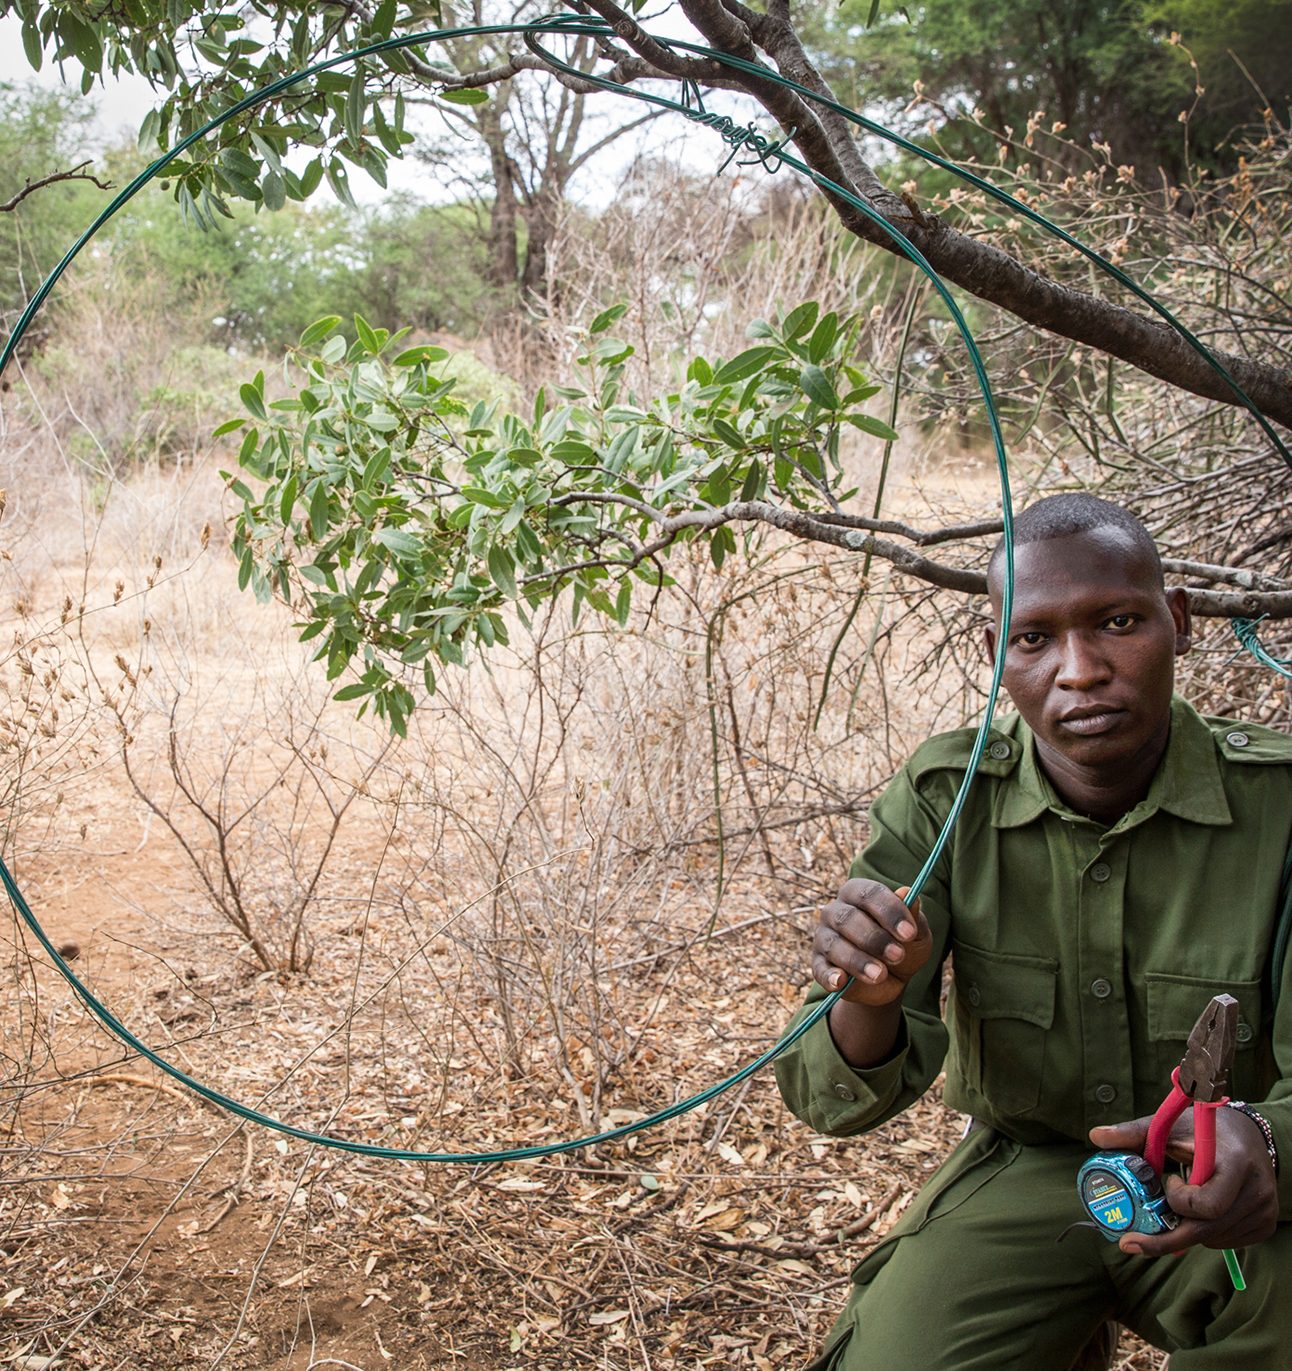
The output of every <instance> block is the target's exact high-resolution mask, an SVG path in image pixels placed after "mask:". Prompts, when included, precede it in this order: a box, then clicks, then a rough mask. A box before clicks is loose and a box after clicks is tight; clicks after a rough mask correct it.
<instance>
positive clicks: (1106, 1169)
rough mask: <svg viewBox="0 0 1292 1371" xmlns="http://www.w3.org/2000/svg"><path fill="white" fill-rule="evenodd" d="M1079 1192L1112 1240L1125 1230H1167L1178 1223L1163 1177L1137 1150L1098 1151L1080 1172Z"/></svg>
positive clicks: (1083, 1203) (1094, 1218)
mask: <svg viewBox="0 0 1292 1371" xmlns="http://www.w3.org/2000/svg"><path fill="white" fill-rule="evenodd" d="M1077 1194H1078V1195H1079V1196H1080V1197H1081V1204H1082V1207H1083V1208H1084V1209H1085V1211H1086V1213H1087V1214H1089V1215H1090V1217H1091V1219H1093V1220H1094V1224H1095V1227H1096V1228H1098V1229H1099V1231H1100V1232H1101V1233H1102V1234H1103V1235H1104V1237H1105V1238H1107V1239H1108V1241H1109V1242H1116V1241H1117V1239H1118V1238H1120V1237H1121V1235H1122V1234H1123V1233H1166V1232H1168V1231H1169V1230H1170V1229H1172V1228H1174V1227H1175V1225H1176V1223H1177V1222H1178V1220H1177V1218H1176V1216H1175V1214H1174V1213H1173V1212H1172V1210H1171V1207H1170V1205H1168V1204H1167V1202H1166V1193H1165V1191H1164V1190H1163V1189H1162V1180H1161V1178H1160V1177H1159V1176H1158V1174H1157V1172H1156V1171H1154V1170H1153V1168H1152V1167H1151V1166H1150V1165H1149V1164H1148V1162H1146V1161H1145V1160H1144V1158H1143V1157H1140V1156H1137V1155H1136V1154H1135V1153H1134V1152H1096V1153H1095V1155H1094V1156H1093V1157H1090V1158H1088V1159H1087V1160H1086V1161H1085V1162H1084V1163H1083V1164H1082V1167H1081V1170H1080V1171H1078V1172H1077Z"/></svg>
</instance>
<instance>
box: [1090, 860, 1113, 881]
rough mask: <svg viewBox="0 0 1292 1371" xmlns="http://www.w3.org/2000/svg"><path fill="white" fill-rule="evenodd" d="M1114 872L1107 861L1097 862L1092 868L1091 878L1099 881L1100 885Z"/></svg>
mask: <svg viewBox="0 0 1292 1371" xmlns="http://www.w3.org/2000/svg"><path fill="white" fill-rule="evenodd" d="M1112 874H1113V869H1112V867H1110V866H1109V865H1108V863H1107V862H1096V863H1095V864H1094V866H1092V867H1091V868H1090V879H1091V880H1092V881H1098V882H1099V884H1100V885H1103V883H1104V882H1105V881H1106V880H1107V879H1108V878H1109V876H1111V875H1112Z"/></svg>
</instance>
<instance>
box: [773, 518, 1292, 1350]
mask: <svg viewBox="0 0 1292 1371" xmlns="http://www.w3.org/2000/svg"><path fill="white" fill-rule="evenodd" d="M1000 551H1001V550H1000V549H997V554H996V555H995V556H994V557H993V564H992V567H991V569H990V573H989V584H990V588H991V591H992V600H993V604H994V605H995V607H996V609H997V612H998V618H997V622H999V607H1000V600H999V590H1000V579H1001V574H1002V569H1001V565H1000ZM987 636H988V643H987V645H988V648H989V650H991V651H994V650H995V646H996V638H997V634H996V632H995V631H994V630H989V631H988V635H987ZM1189 645H1190V623H1189V607H1188V596H1187V593H1186V592H1185V591H1183V590H1178V589H1175V590H1169V591H1168V590H1166V589H1165V588H1164V585H1163V580H1162V568H1161V562H1160V560H1159V557H1158V554H1157V550H1156V548H1155V547H1154V545H1153V542H1152V539H1151V538H1150V537H1149V535H1148V533H1147V531H1146V530H1145V529H1144V527H1143V525H1142V524H1140V522H1139V521H1138V520H1137V519H1135V518H1134V517H1133V516H1132V515H1130V514H1128V513H1127V512H1126V511H1125V510H1123V509H1121V508H1120V507H1118V506H1116V505H1112V504H1109V503H1107V502H1105V501H1102V500H1097V499H1095V498H1094V497H1091V496H1083V495H1075V496H1056V497H1054V498H1052V499H1050V500H1043V501H1041V502H1040V503H1038V504H1036V505H1034V506H1032V507H1031V508H1030V509H1028V510H1026V511H1024V513H1023V514H1022V515H1020V516H1019V519H1018V521H1017V526H1016V594H1015V602H1014V614H1013V622H1012V623H1011V625H1010V629H1009V641H1008V643H1007V645H1006V662H1005V674H1004V684H1005V687H1006V689H1007V690H1008V691H1009V694H1010V696H1011V699H1012V701H1013V704H1014V706H1015V708H1016V709H1017V710H1018V715H1017V716H1010V717H1006V718H1004V719H1002V720H1000V721H999V723H998V725H997V727H996V728H995V729H994V730H993V732H992V734H991V737H990V741H989V743H988V746H987V750H986V753H985V755H984V757H983V760H982V762H981V764H980V766H979V774H978V776H977V777H976V779H975V783H974V785H973V786H972V788H971V790H970V792H969V796H968V800H967V803H966V806H965V809H964V811H963V813H962V814H961V816H960V820H959V823H958V824H957V826H956V828H955V831H954V834H953V836H952V839H951V842H950V844H949V846H948V848H947V851H946V853H945V855H944V857H943V858H942V860H941V861H940V862H939V864H938V866H937V868H936V869H935V871H934V873H933V875H932V878H931V879H930V880H929V882H928V883H927V885H926V886H925V887H924V891H923V894H922V897H921V900H920V901H919V904H918V907H917V908H915V909H911V910H908V909H907V908H906V906H905V905H904V904H903V903H902V901H901V900H900V899H899V898H898V897H897V895H895V894H894V893H893V891H894V890H897V891H898V892H899V893H904V889H903V888H904V887H905V886H906V885H908V884H909V882H910V881H911V879H912V877H913V876H914V874H915V873H916V871H917V870H918V869H919V867H920V866H921V864H922V863H923V861H924V858H925V857H926V855H927V854H928V852H929V851H930V849H931V847H932V845H933V841H934V838H935V836H936V834H937V833H938V831H939V829H940V827H941V825H942V821H943V818H944V817H945V815H946V814H947V812H948V810H949V808H950V805H951V801H952V797H953V795H954V794H955V791H956V789H957V787H958V785H959V783H960V781H961V779H962V777H963V774H964V770H965V767H966V765H967V764H968V760H969V754H970V748H971V744H972V738H973V733H972V731H971V730H967V729H966V730H961V731H959V732H955V733H948V734H944V735H942V736H940V737H935V738H933V739H931V740H930V741H929V742H927V743H925V744H924V745H923V746H922V747H921V748H919V749H918V751H917V752H916V753H915V755H914V756H913V757H912V758H911V760H910V761H909V762H908V763H907V765H906V766H905V767H904V768H903V769H902V771H900V772H899V773H898V775H897V776H896V777H895V779H894V780H893V782H892V784H891V785H890V786H889V788H888V789H887V790H886V791H885V793H884V794H883V796H881V798H880V799H879V800H878V801H877V802H876V804H875V805H874V808H873V809H872V811H871V815H870V822H871V838H870V843H869V845H868V846H867V847H866V850H865V852H864V853H863V855H862V856H861V857H860V858H859V859H858V860H857V862H856V863H854V865H853V869H852V872H851V879H849V880H848V881H847V883H846V884H845V885H844V886H843V887H842V889H841V890H840V891H839V895H838V897H837V898H836V899H835V900H833V901H832V902H831V903H830V904H828V905H826V906H825V907H824V908H823V909H822V911H821V915H820V922H819V925H818V927H817V930H816V934H815V938H814V943H813V951H812V974H813V976H814V978H815V980H816V982H817V984H816V985H815V986H814V987H813V989H812V991H811V993H810V994H809V996H808V1005H809V1006H810V1005H811V1004H813V1003H815V1002H816V1001H819V1000H820V999H821V998H822V997H823V996H824V995H825V994H826V993H828V992H829V991H832V990H836V989H838V988H840V987H841V986H842V985H844V984H845V982H846V980H847V977H849V976H852V977H854V978H855V979H854V980H853V983H852V985H851V986H850V988H849V989H848V990H847V991H846V993H845V994H844V995H843V997H842V998H841V999H840V1000H839V1001H838V1003H836V1004H835V1006H834V1008H833V1010H832V1012H831V1014H830V1016H829V1018H828V1021H825V1022H822V1023H820V1024H818V1025H817V1026H816V1027H815V1028H814V1029H813V1030H812V1031H811V1032H810V1033H808V1034H807V1035H805V1037H804V1038H803V1039H802V1040H801V1041H800V1042H799V1043H797V1044H796V1045H795V1046H794V1047H793V1048H792V1049H791V1050H790V1051H788V1052H786V1053H785V1055H784V1056H782V1057H781V1058H780V1059H779V1060H778V1061H777V1064H776V1074H777V1079H778V1082H779V1084H780V1088H781V1092H782V1094H783V1095H784V1097H785V1100H786V1102H787V1103H788V1104H789V1106H790V1108H791V1109H793V1110H794V1112H795V1113H796V1114H798V1115H799V1117H800V1118H802V1119H804V1120H805V1121H806V1122H807V1123H809V1124H810V1125H811V1126H812V1127H813V1128H815V1129H817V1130H819V1131H820V1132H823V1133H832V1134H840V1135H847V1134H854V1133H860V1132H862V1131H864V1130H865V1129H867V1128H871V1127H873V1126H875V1125H876V1124H879V1123H882V1122H884V1121H885V1120H887V1119H890V1118H892V1117H893V1116H894V1115H895V1114H897V1113H899V1112H900V1111H901V1110H902V1109H904V1108H906V1106H907V1105H909V1104H911V1103H912V1102H913V1101H914V1100H916V1099H917V1098H918V1097H919V1096H920V1095H921V1094H923V1092H924V1091H925V1090H927V1089H928V1087H929V1085H930V1084H931V1083H932V1081H933V1080H934V1078H935V1077H936V1076H937V1074H938V1072H939V1071H940V1070H942V1068H943V1066H944V1064H945V1068H946V1086H945V1099H946V1101H947V1103H948V1104H950V1105H951V1107H952V1108H954V1109H958V1110H961V1111H963V1112H964V1113H966V1114H969V1115H971V1116H972V1117H973V1119H974V1120H975V1127H973V1128H972V1129H971V1131H970V1132H969V1133H968V1134H967V1136H966V1138H965V1140H964V1141H963V1142H962V1143H961V1145H960V1146H959V1147H958V1148H957V1149H956V1151H955V1152H954V1153H953V1154H952V1156H951V1157H950V1158H949V1159H948V1160H947V1162H946V1163H945V1164H944V1165H943V1166H942V1167H941V1168H940V1170H939V1171H938V1172H937V1173H936V1174H935V1176H934V1177H933V1178H932V1179H931V1180H930V1181H929V1183H928V1185H927V1186H926V1187H925V1188H924V1190H923V1191H922V1192H921V1193H920V1194H919V1195H918V1196H917V1197H916V1199H915V1201H914V1202H913V1203H912V1204H911V1206H910V1207H909V1208H908V1210H907V1211H906V1213H905V1214H904V1215H903V1217H902V1219H901V1220H900V1222H899V1223H898V1224H897V1225H896V1227H895V1228H894V1229H893V1230H892V1232H890V1233H889V1234H888V1235H887V1236H886V1237H885V1238H884V1240H883V1241H882V1242H881V1243H880V1244H879V1246H878V1247H877V1248H875V1250H874V1251H872V1252H871V1253H870V1254H869V1255H868V1256H867V1257H866V1259H865V1260H864V1261H863V1262H862V1263H861V1265H860V1266H859V1267H858V1268H857V1270H856V1272H855V1274H854V1285H853V1289H852V1294H851V1297H850V1299H849V1301H848V1304H847V1306H846V1308H845V1310H844V1312H843V1314H842V1316H841V1317H840V1319H839V1320H838V1322H837V1323H836V1325H835V1327H834V1329H833V1330H832V1332H831V1334H830V1336H829V1338H828V1340H827V1343H826V1349H825V1352H824V1354H823V1355H822V1356H821V1358H820V1359H819V1360H818V1361H816V1362H814V1363H813V1366H814V1367H815V1368H819V1369H820V1368H827V1367H829V1368H844V1369H845V1371H881V1369H882V1371H905V1368H910V1371H917V1369H918V1371H1067V1368H1069V1367H1070V1366H1072V1365H1073V1364H1074V1361H1075V1360H1077V1359H1079V1358H1080V1357H1081V1355H1082V1352H1083V1349H1084V1348H1086V1347H1087V1345H1088V1343H1089V1341H1090V1339H1091V1338H1092V1336H1093V1335H1097V1332H1098V1330H1099V1329H1100V1328H1101V1327H1102V1326H1103V1325H1104V1324H1105V1322H1106V1321H1109V1320H1117V1321H1120V1322H1121V1323H1123V1324H1125V1325H1126V1326H1128V1327H1130V1328H1133V1329H1134V1330H1135V1331H1136V1332H1137V1333H1139V1334H1140V1335H1141V1336H1143V1337H1144V1338H1145V1339H1147V1340H1148V1341H1149V1342H1151V1343H1153V1344H1154V1345H1155V1346H1157V1347H1161V1348H1164V1349H1167V1350H1169V1351H1170V1352H1171V1353H1172V1360H1171V1365H1172V1371H1205V1368H1212V1367H1248V1368H1253V1371H1255V1368H1260V1369H1261V1371H1270V1369H1272V1368H1276V1367H1285V1366H1286V1367H1292V1298H1289V1296H1288V1295H1287V1293H1286V1292H1287V1290H1288V1289H1289V1284H1288V1283H1289V1281H1292V1224H1288V1223H1287V1222H1284V1221H1285V1220H1288V1219H1292V1162H1288V1164H1287V1165H1285V1167H1284V1169H1283V1172H1282V1174H1281V1175H1280V1174H1278V1167H1277V1154H1278V1152H1279V1151H1282V1153H1283V1155H1284V1157H1285V1158H1292V993H1288V987H1287V984H1286V983H1287V981H1289V980H1292V967H1289V968H1288V969H1287V970H1286V972H1285V971H1284V968H1283V967H1282V966H1281V965H1277V963H1278V961H1279V959H1278V958H1277V957H1276V956H1274V955H1273V948H1274V945H1275V942H1276V935H1277V933H1278V925H1279V915H1280V908H1281V904H1282V902H1283V898H1284V897H1283V887H1284V884H1285V881H1286V873H1285V859H1286V856H1287V854H1288V851H1289V845H1290V843H1292V739H1288V738H1287V737H1285V736H1284V735H1282V734H1280V733H1277V732H1275V731H1273V730H1270V729H1266V728H1262V727H1259V726H1254V725H1250V724H1246V723H1239V722H1236V721H1234V720H1227V719H1204V718H1202V717H1200V716H1199V715H1198V714H1197V713H1196V712H1195V711H1194V710H1193V709H1192V708H1191V707H1190V706H1189V705H1188V704H1186V703H1185V702H1184V701H1183V700H1181V699H1179V698H1178V697H1175V696H1174V695H1173V680H1174V661H1175V658H1176V657H1177V656H1180V655H1181V654H1182V653H1184V652H1186V651H1187V650H1188V648H1189ZM947 957H950V959H951V966H952V968H953V971H954V976H953V983H952V987H951V991H950V995H949V999H948V1001H947V1006H946V1014H945V1022H944V1020H943V1018H942V1016H941V1015H940V1014H939V1000H940V987H941V983H942V975H941V972H942V967H943V963H944V962H945V960H946V958H947ZM1280 982H1281V984H1280ZM1220 992H1228V993H1229V994H1231V995H1234V996H1235V997H1236V998H1237V999H1238V1002H1239V1006H1240V1010H1241V1021H1240V1024H1239V1029H1238V1049H1237V1053H1236V1061H1235V1065H1234V1069H1233V1073H1232V1076H1231V1091H1232V1094H1233V1098H1234V1100H1236V1101H1243V1102H1245V1104H1246V1110H1244V1109H1239V1108H1227V1109H1222V1110H1220V1111H1218V1119H1217V1148H1216V1169H1215V1173H1214V1176H1213V1177H1212V1179H1210V1180H1209V1181H1208V1182H1207V1183H1206V1184H1204V1185H1201V1186H1196V1187H1195V1186H1190V1185H1187V1184H1185V1183H1184V1182H1183V1181H1180V1180H1179V1179H1178V1178H1172V1179H1169V1180H1168V1195H1169V1198H1170V1202H1171V1205H1172V1207H1173V1208H1174V1209H1175V1210H1176V1212H1177V1213H1179V1214H1180V1215H1182V1216H1183V1217H1182V1220H1181V1222H1180V1224H1179V1226H1178V1227H1177V1228H1176V1229H1175V1230H1174V1231H1173V1232H1171V1233H1169V1234H1164V1235H1161V1236H1157V1237H1147V1236H1143V1235H1140V1234H1128V1235H1125V1236H1123V1237H1122V1238H1121V1240H1120V1242H1119V1243H1118V1244H1113V1243H1110V1242H1107V1241H1105V1240H1104V1238H1103V1237H1102V1236H1100V1235H1099V1234H1097V1233H1095V1232H1091V1231H1089V1230H1086V1229H1076V1230H1075V1231H1073V1232H1072V1233H1070V1234H1069V1235H1068V1236H1067V1238H1066V1239H1065V1241H1064V1242H1063V1243H1062V1244H1056V1239H1057V1238H1058V1237H1059V1235H1060V1234H1061V1233H1062V1232H1063V1230H1064V1229H1065V1228H1066V1227H1067V1226H1068V1225H1069V1224H1071V1223H1073V1222H1074V1221H1075V1220H1077V1219H1080V1218H1082V1217H1083V1215H1082V1213H1081V1210H1080V1206H1079V1204H1078V1201H1077V1198H1076V1173H1077V1168H1078V1166H1079V1165H1080V1163H1081V1162H1082V1160H1083V1159H1084V1158H1085V1157H1086V1156H1088V1155H1089V1154H1090V1152H1091V1151H1092V1150H1094V1149H1095V1148H1108V1149H1114V1148H1116V1149H1125V1150H1128V1151H1140V1150H1142V1148H1143V1145H1144V1141H1145V1135H1146V1131H1147V1123H1148V1117H1149V1116H1151V1115H1152V1113H1153V1111H1154V1109H1155V1108H1156V1107H1157V1105H1158V1104H1160V1103H1161V1101H1162V1099H1163V1097H1164V1095H1165V1094H1166V1092H1167V1091H1168V1089H1169V1088H1170V1077H1171V1070H1172V1068H1173V1067H1174V1066H1176V1065H1178V1064H1179V1061H1180V1058H1181V1055H1182V1054H1183V1051H1184V1043H1185V1039H1186V1037H1187V1036H1188V1033H1189V1030H1190V1029H1191V1028H1192V1026H1193V1024H1194V1022H1195V1020H1196V1019H1197V1017H1198V1014H1199V1013H1200V1011H1201V1010H1202V1009H1203V1008H1204V1007H1205V1005H1206V1004H1207V1002H1208V1000H1209V999H1210V998H1211V997H1212V996H1213V995H1215V994H1218V993H1220ZM1280 992H1281V993H1280ZM804 1012H806V1009H805V1011H804ZM1127 1120H1130V1122H1127ZM1191 1126H1192V1120H1191V1117H1190V1114H1189V1113H1188V1112H1186V1114H1185V1116H1184V1118H1183V1119H1182V1120H1181V1122H1180V1124H1179V1125H1177V1130H1176V1133H1175V1134H1174V1135H1173V1139H1172V1149H1171V1151H1172V1155H1173V1156H1175V1157H1176V1158H1177V1159H1179V1160H1183V1159H1187V1157H1188V1155H1189V1149H1190V1141H1191ZM1267 1134H1268V1136H1267ZM1225 1247H1233V1248H1238V1249H1245V1250H1242V1251H1240V1254H1239V1255H1240V1259H1241V1262H1242V1265H1243V1269H1244V1273H1245V1275H1246V1278H1247V1282H1248V1289H1247V1291H1246V1292H1245V1293H1242V1294H1236V1293H1235V1292H1234V1290H1233V1287H1232V1284H1231V1282H1230V1280H1229V1277H1228V1275H1227V1272H1226V1269H1225V1265H1224V1261H1223V1258H1222V1255H1221V1252H1220V1250H1219V1249H1221V1248H1225ZM1168 1252H1177V1253H1183V1256H1182V1257H1181V1259H1180V1260H1157V1258H1159V1257H1161V1256H1162V1255H1163V1254H1165V1253H1168Z"/></svg>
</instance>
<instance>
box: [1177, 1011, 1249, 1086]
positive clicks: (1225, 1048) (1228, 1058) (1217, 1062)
mask: <svg viewBox="0 0 1292 1371" xmlns="http://www.w3.org/2000/svg"><path fill="white" fill-rule="evenodd" d="M1237 1042H1238V1001H1237V1000H1236V999H1234V997H1233V996H1232V995H1217V996H1216V997H1215V998H1214V999H1213V1000H1212V1001H1211V1003H1210V1004H1209V1005H1208V1006H1207V1007H1206V1009H1204V1010H1203V1011H1202V1017H1201V1018H1200V1019H1199V1020H1198V1022H1197V1023H1196V1024H1194V1026H1193V1032H1192V1033H1190V1034H1189V1041H1188V1044H1187V1045H1186V1047H1185V1052H1184V1059H1183V1060H1182V1061H1181V1063H1180V1070H1179V1072H1178V1075H1177V1078H1176V1079H1177V1083H1178V1085H1179V1087H1180V1089H1181V1090H1183V1091H1184V1093H1185V1094H1186V1095H1188V1097H1189V1098H1190V1099H1191V1100H1194V1101H1198V1100H1202V1101H1205V1102H1207V1103H1212V1102H1214V1101H1217V1100H1220V1099H1223V1098H1224V1096H1225V1095H1226V1093H1227V1092H1228V1090H1229V1068H1230V1067H1231V1066H1232V1065H1233V1063H1234V1047H1235V1045H1236V1044H1237Z"/></svg>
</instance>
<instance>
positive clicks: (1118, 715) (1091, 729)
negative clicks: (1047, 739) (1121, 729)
mask: <svg viewBox="0 0 1292 1371" xmlns="http://www.w3.org/2000/svg"><path fill="white" fill-rule="evenodd" d="M1125 713H1126V711H1125V710H1124V709H1118V708H1117V707H1116V706H1115V705H1091V706H1088V707H1086V708H1082V709H1070V710H1069V711H1068V712H1067V713H1066V714H1063V715H1060V716H1059V719H1058V725H1059V727H1060V728H1061V729H1063V730H1064V731H1065V732H1067V733H1076V734H1079V735H1080V736H1081V737H1083V738H1093V737H1096V736H1097V735H1099V734H1100V733H1108V732H1111V731H1112V730H1113V729H1114V728H1116V727H1117V726H1118V724H1120V723H1121V721H1122V717H1123V716H1124V715H1125Z"/></svg>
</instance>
